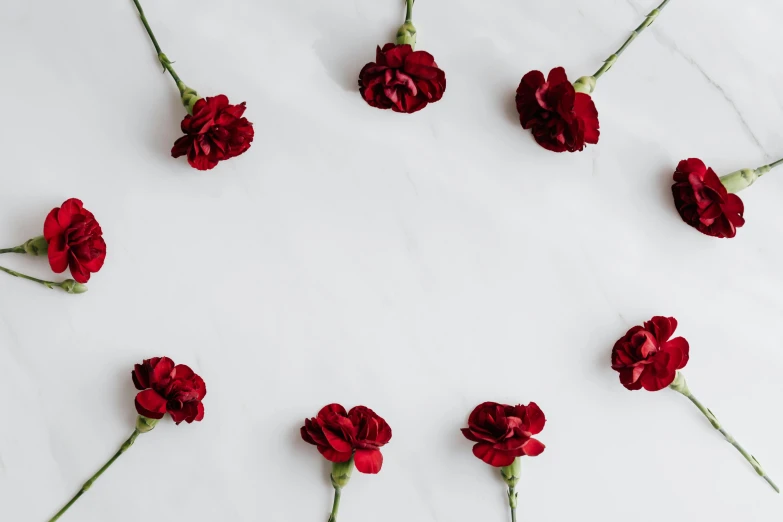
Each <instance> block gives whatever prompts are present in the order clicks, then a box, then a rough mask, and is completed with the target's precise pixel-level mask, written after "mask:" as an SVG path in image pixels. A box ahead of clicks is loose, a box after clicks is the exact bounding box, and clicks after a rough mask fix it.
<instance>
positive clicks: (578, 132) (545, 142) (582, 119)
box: [516, 67, 600, 152]
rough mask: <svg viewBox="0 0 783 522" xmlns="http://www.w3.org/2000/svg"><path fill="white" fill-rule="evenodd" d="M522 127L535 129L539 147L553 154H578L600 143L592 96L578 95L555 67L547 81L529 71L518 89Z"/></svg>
mask: <svg viewBox="0 0 783 522" xmlns="http://www.w3.org/2000/svg"><path fill="white" fill-rule="evenodd" d="M516 102H517V112H519V121H520V122H521V123H522V127H523V128H525V129H529V130H532V132H533V137H534V138H535V140H536V142H538V144H539V145H541V146H542V147H544V148H545V149H548V150H551V151H554V152H565V151H568V152H576V151H580V150H582V149H584V148H585V143H598V137H599V135H600V132H599V130H598V127H599V124H598V111H597V110H596V108H595V104H594V103H593V99H592V98H591V97H590V95H589V94H586V93H583V92H576V91H575V90H574V86H573V85H571V83H570V82H569V81H568V77H567V76H566V73H565V69H563V68H562V67H556V68H555V69H552V70H551V71H550V72H549V77H548V78H546V79H544V74H543V73H542V72H541V71H530V72H529V73H527V74H526V75H525V76H524V77H523V78H522V81H521V82H520V83H519V88H518V89H517V96H516Z"/></svg>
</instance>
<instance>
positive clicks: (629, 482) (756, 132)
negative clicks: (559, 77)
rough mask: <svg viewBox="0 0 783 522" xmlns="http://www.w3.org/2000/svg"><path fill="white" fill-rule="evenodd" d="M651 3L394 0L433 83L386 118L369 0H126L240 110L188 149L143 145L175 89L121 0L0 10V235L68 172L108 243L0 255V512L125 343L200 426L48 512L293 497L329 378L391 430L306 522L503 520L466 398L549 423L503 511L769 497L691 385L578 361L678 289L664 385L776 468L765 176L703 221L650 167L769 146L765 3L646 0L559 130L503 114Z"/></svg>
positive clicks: (318, 494)
mask: <svg viewBox="0 0 783 522" xmlns="http://www.w3.org/2000/svg"><path fill="white" fill-rule="evenodd" d="M657 3H658V1H657V0H628V1H625V0H572V1H566V0H548V1H544V2H534V1H529V0H525V1H522V0H481V1H477V0H471V1H469V0H449V1H446V0H420V1H419V2H418V5H417V7H416V11H415V21H416V24H417V26H418V28H419V48H420V49H425V50H428V51H429V52H431V53H433V54H434V55H435V57H436V59H437V61H438V63H439V64H440V65H441V67H442V68H443V69H444V70H445V71H446V73H447V77H448V82H449V83H448V89H447V91H446V95H445V97H444V99H443V101H441V102H439V103H437V104H435V105H432V106H430V107H428V108H427V109H426V110H424V111H423V112H421V113H419V114H416V115H414V116H405V115H399V114H394V113H392V112H383V111H378V110H375V109H372V108H370V107H368V106H367V105H365V104H364V102H363V101H362V100H361V99H360V97H359V95H358V94H357V90H356V88H355V82H356V77H357V74H358V71H359V70H360V68H361V67H362V65H363V64H364V63H365V62H367V61H369V60H370V59H372V58H373V56H374V47H375V45H376V44H383V43H384V42H386V41H388V40H390V39H391V38H392V36H393V34H394V32H395V30H396V28H397V26H398V25H399V24H400V23H401V21H402V20H401V18H402V13H403V6H402V1H401V0H400V1H398V0H384V1H380V0H334V1H329V2H323V1H314V0H286V1H272V0H262V1H250V0H223V1H222V2H213V1H207V0H189V1H184V0H163V1H157V2H155V1H152V0H147V2H146V5H145V7H146V11H147V15H148V17H149V19H150V22H151V24H152V25H153V28H154V29H155V31H156V33H157V35H158V37H159V39H160V41H161V44H162V45H163V47H164V50H165V51H166V52H167V53H168V55H169V56H170V57H171V58H172V59H173V60H176V61H177V63H176V65H175V67H176V68H177V70H178V72H179V73H180V75H181V76H182V77H183V79H184V80H185V81H186V82H187V83H189V84H190V85H191V86H192V87H194V88H196V89H198V90H199V92H200V93H202V94H204V95H206V94H217V93H220V92H224V93H226V94H227V95H229V96H230V98H231V99H232V100H234V101H235V102H239V101H242V100H247V102H248V113H247V115H248V116H249V118H250V119H251V120H252V121H253V122H255V127H256V140H255V143H254V145H253V148H252V149H251V150H250V151H249V153H247V154H245V155H244V156H242V157H240V158H238V159H234V160H231V161H230V162H227V163H225V164H221V165H220V166H219V167H218V168H217V169H215V170H214V171H211V172H207V173H199V172H197V171H194V170H192V169H190V168H189V167H188V166H187V164H186V162H185V161H184V160H174V159H171V158H170V157H169V149H170V147H171V144H172V142H173V141H174V140H175V138H177V137H178V136H179V121H180V119H181V118H182V116H183V114H184V113H183V110H182V108H181V107H180V106H179V105H178V98H177V91H176V89H175V88H174V85H173V83H172V82H171V80H170V78H168V77H167V76H164V75H163V74H161V71H160V68H159V67H158V65H157V64H156V61H155V56H154V53H153V50H152V47H151V45H150V43H149V41H148V40H147V36H146V34H145V33H144V31H143V29H142V26H141V24H140V22H139V20H138V17H137V15H136V13H135V10H134V7H133V4H132V3H131V1H130V0H117V1H112V2H107V1H105V0H85V1H82V2H61V1H55V0H43V1H38V2H22V1H16V2H7V3H6V4H5V5H4V6H3V11H2V15H1V16H0V49H2V51H0V56H1V57H2V58H1V61H0V65H1V66H2V69H0V70H1V71H2V72H1V73H0V99H2V100H3V115H4V116H3V120H4V121H5V124H4V125H2V126H0V150H1V151H2V158H3V162H2V168H1V169H0V187H2V189H1V190H0V223H2V224H0V245H1V246H13V245H16V244H18V243H21V242H22V241H24V240H26V239H28V238H29V237H31V236H35V235H37V234H39V233H40V232H41V229H42V223H43V219H44V216H45V215H46V213H47V212H48V211H49V210H50V209H51V208H52V207H54V206H57V205H59V204H60V203H61V202H62V201H64V200H65V199H66V198H68V197H79V198H81V199H83V200H84V202H85V205H86V206H87V208H89V209H90V210H92V211H93V212H94V213H95V215H96V216H97V217H98V219H99V221H100V223H101V225H102V226H103V229H104V233H105V237H106V240H107V242H108V248H109V254H108V258H107V261H106V265H105V267H104V269H103V270H102V271H101V272H100V273H99V274H97V275H95V276H94V277H93V280H92V281H91V284H90V292H89V293H88V294H86V295H83V296H70V295H65V294H62V293H58V292H53V291H49V290H47V289H45V288H42V287H38V286H36V285H33V284H32V283H28V282H26V281H21V280H18V279H14V278H11V277H8V276H6V275H4V274H0V419H1V420H0V520H3V521H4V522H42V521H45V520H47V519H48V518H49V517H50V516H51V515H52V514H53V513H54V512H55V511H56V510H57V509H58V508H59V507H60V506H61V505H62V504H63V503H64V502H65V501H66V500H67V499H68V498H70V496H71V495H72V494H73V493H75V492H76V490H77V489H78V488H79V487H80V486H81V484H82V483H83V482H84V480H86V479H87V478H88V477H89V476H90V475H91V474H92V473H93V472H94V471H96V470H97V468H98V467H99V466H100V465H101V464H102V463H103V462H104V461H105V460H106V459H107V458H108V457H109V456H110V455H111V454H112V453H113V452H114V451H115V450H116V449H117V448H118V447H119V445H120V444H121V442H122V441H123V440H125V438H126V437H127V436H128V435H129V434H130V432H131V430H132V425H133V420H134V417H135V410H134V407H133V397H134V393H135V390H134V388H133V385H132V383H131V380H130V370H131V367H132V365H133V364H134V363H136V362H138V361H140V360H141V359H143V358H146V357H151V356H156V355H163V354H167V355H169V356H171V357H173V358H174V359H175V360H176V361H178V362H182V363H186V364H189V365H191V366H192V367H193V368H194V369H195V370H196V371H197V372H198V373H200V374H201V375H202V376H203V377H204V378H205V380H206V382H207V386H208V389H209V393H208V395H207V397H206V400H205V405H206V418H205V420H204V422H202V423H201V424H194V425H190V426H188V425H184V424H183V425H181V426H179V427H176V426H174V425H173V424H172V423H171V422H170V421H166V422H162V423H161V425H160V426H159V427H158V428H157V429H155V431H154V432H152V433H151V434H149V435H144V436H142V437H141V438H140V439H139V440H138V441H137V443H136V445H135V446H134V447H133V448H132V449H131V450H130V452H129V453H128V454H126V455H125V456H123V457H122V458H121V459H120V460H119V461H118V462H117V463H116V464H115V465H114V466H113V467H112V468H111V469H110V470H109V471H108V472H107V473H106V474H105V475H104V476H103V477H102V478H101V479H100V480H99V481H98V482H97V483H96V485H95V486H94V487H93V488H92V490H90V491H89V492H88V493H87V494H86V495H85V496H84V497H83V498H82V499H81V500H80V501H79V502H78V503H77V504H76V505H75V506H74V507H73V508H72V509H71V511H69V512H68V514H67V515H66V516H64V517H63V519H62V520H63V521H64V522H105V521H107V520H111V521H113V522H131V521H138V520H189V521H198V522H214V521H224V520H239V521H255V520H276V521H292V522H300V521H301V522H305V521H306V522H310V521H324V520H326V518H327V514H328V511H329V509H330V507H331V495H332V490H331V486H330V484H329V482H328V467H327V465H326V463H325V461H323V459H322V458H321V457H320V455H319V454H318V453H317V452H316V450H315V448H314V447H311V446H308V445H307V444H305V443H304V442H302V441H301V440H300V439H299V435H298V428H299V426H300V425H301V423H302V420H303V419H304V418H305V417H306V416H312V415H314V414H315V413H316V412H317V411H318V409H319V408H320V407H321V406H322V405H324V404H326V403H328V402H331V401H338V402H342V403H343V404H345V405H346V406H352V405H355V404H358V403H361V404H366V405H368V406H370V407H372V408H374V409H375V410H376V411H377V412H379V413H380V414H381V415H383V416H384V417H385V418H386V419H387V420H388V421H389V423H390V424H391V425H392V427H393V429H394V438H393V439H392V442H391V443H390V444H389V445H388V446H387V447H386V448H385V449H384V455H385V464H384V468H383V470H382V472H381V474H380V475H377V476H366V475H360V474H358V473H357V474H356V475H355V476H354V478H353V480H352V482H351V484H350V485H349V486H348V487H347V488H346V490H345V492H344V496H343V505H342V510H341V514H340V519H339V521H340V522H370V521H372V522H392V521H400V520H406V521H408V520H410V521H417V522H429V521H438V522H440V521H454V522H469V521H477V520H482V521H498V522H501V521H503V522H505V521H507V520H508V514H507V506H506V503H505V502H506V499H505V491H504V484H503V483H502V481H501V480H500V478H499V476H498V475H497V473H496V472H494V471H493V469H492V468H490V467H489V466H486V465H484V464H483V463H481V462H480V461H479V460H477V459H476V458H474V457H473V456H472V454H471V444H470V443H469V442H468V441H467V440H464V439H463V438H462V436H461V434H460V433H459V431H458V429H459V428H460V427H461V426H462V425H463V424H464V423H465V421H466V419H467V415H468V413H469V412H470V410H471V409H472V407H473V406H474V405H475V404H477V403H479V402H481V401H484V400H498V401H504V402H506V401H507V402H528V401H531V400H533V401H536V402H538V403H539V404H540V405H541V407H542V408H543V409H544V411H545V412H546V414H547V417H548V423H547V425H546V428H545V430H544V432H543V433H542V434H541V436H540V439H541V440H542V441H543V442H544V443H545V444H546V445H547V450H546V451H545V452H544V454H543V455H541V456H540V457H537V458H535V459H528V460H526V461H525V464H524V474H523V477H522V482H521V484H520V486H519V489H520V509H519V515H520V517H519V518H520V520H521V521H552V522H560V521H563V520H569V519H573V520H601V521H604V522H621V521H627V520H629V519H632V520H634V521H636V522H659V521H660V520H669V521H673V522H691V521H693V520H697V519H698V520H702V519H703V520H721V521H723V520H725V521H738V520H742V521H770V520H779V519H780V516H781V514H783V499H781V498H780V497H779V496H777V495H775V494H774V493H773V492H772V491H771V490H770V489H769V488H768V487H767V485H766V484H765V483H764V482H763V481H762V480H761V479H760V478H759V477H757V476H756V475H755V474H754V473H753V471H752V469H751V468H750V466H749V465H747V463H746V462H745V461H744V460H742V458H741V457H740V456H739V454H737V453H736V452H735V451H734V450H733V449H732V448H731V447H730V446H729V445H728V444H726V442H724V441H723V440H722V438H721V437H720V435H719V434H718V433H717V432H715V431H714V430H712V428H711V427H710V425H709V424H708V423H707V422H706V420H705V419H704V418H703V417H702V416H701V415H700V414H699V412H698V411H697V410H696V409H695V408H693V407H692V406H691V405H690V404H689V403H688V402H687V401H686V400H685V399H684V398H682V397H680V396H678V395H677V394H675V393H674V392H670V391H662V392H660V393H657V394H650V393H644V392H636V393H631V392H628V391H626V390H625V389H624V388H622V387H621V386H620V384H619V382H618V380H617V375H616V374H615V373H614V372H613V371H612V370H611V369H610V368H609V355H610V350H611V346H612V344H613V342H614V341H615V340H616V339H617V338H618V337H620V336H621V335H622V334H623V333H624V332H625V331H626V329H627V328H629V327H630V326H632V325H633V324H636V323H640V322H641V321H643V320H646V319H648V318H649V317H650V316H652V315H655V314H667V315H674V316H676V317H677V318H678V319H679V320H680V329H679V333H680V334H682V335H684V336H686V337H687V338H688V339H689V341H690V343H691V362H690V364H689V365H688V368H687V371H686V375H687V376H688V379H689V382H690V384H691V388H692V389H693V391H694V392H695V393H697V395H698V396H700V398H702V399H703V400H704V401H705V402H706V403H707V404H708V405H709V406H710V407H711V408H712V409H713V410H714V411H715V413H716V414H717V415H718V417H719V418H720V419H721V420H722V421H723V422H724V424H725V425H726V426H727V427H728V428H729V429H730V430H731V431H732V432H733V433H734V434H735V436H736V437H737V438H738V439H739V440H740V441H741V442H743V443H744V444H745V445H746V446H747V447H748V448H749V449H751V450H752V451H753V452H754V454H755V455H756V456H757V457H758V458H759V460H760V461H761V462H762V464H764V466H765V467H766V468H767V470H768V472H769V474H770V475H771V476H772V477H773V478H776V479H777V480H778V482H779V483H783V444H782V443H781V428H783V420H781V419H782V417H781V415H782V413H781V404H782V403H783V381H781V378H780V376H781V374H782V373H783V351H782V350H781V348H782V346H781V344H782V343H783V341H781V336H780V334H779V324H780V318H781V313H783V298H781V295H783V271H782V270H781V267H783V243H781V230H783V211H781V204H780V201H781V199H782V198H783V178H781V176H783V171H782V172H776V171H773V173H771V174H769V175H768V176H767V177H765V178H764V179H762V180H761V181H760V182H759V183H758V184H757V185H755V186H754V187H753V188H752V189H750V190H749V191H748V192H747V193H746V194H743V198H744V200H745V203H746V207H747V212H746V218H747V221H748V223H747V225H746V226H745V227H744V228H742V229H741V230H740V232H739V234H738V236H737V238H736V239H733V240H717V239H713V238H709V237H706V236H702V235H701V234H699V233H698V232H696V231H695V230H693V229H691V228H689V227H688V226H686V225H685V224H683V223H682V222H681V221H680V218H679V217H678V216H677V214H676V212H675V210H674V207H673V204H672V201H671V196H670V192H669V185H670V176H671V171H672V170H673V168H674V166H675V165H676V163H677V161H679V160H680V159H682V158H685V157H689V156H699V157H702V158H704V159H705V160H706V161H707V162H708V163H710V164H711V165H713V166H714V167H715V168H716V170H718V171H720V172H724V173H726V172H729V171H732V170H734V169H738V168H741V167H756V166H759V165H761V164H764V163H766V162H768V161H769V160H772V159H775V158H777V157H779V156H781V155H783V129H782V128H781V118H783V90H781V85H783V61H782V60H780V49H781V47H783V33H781V32H780V31H779V27H780V25H781V23H783V5H781V4H780V2H777V1H775V0H745V1H743V2H729V1H728V0H687V1H686V0H673V1H672V2H671V4H670V5H669V7H667V9H666V11H665V12H664V13H663V14H662V15H661V17H660V18H659V19H658V21H657V22H656V23H655V24H654V25H653V26H652V27H651V29H650V30H648V32H646V33H645V34H644V35H642V37H641V38H640V39H639V40H637V42H636V43H635V44H634V45H633V46H632V47H631V48H630V49H629V51H628V52H627V53H626V54H625V55H624V56H623V57H622V58H621V60H620V61H619V62H618V64H617V65H616V66H615V68H614V69H613V70H612V71H611V72H610V73H608V74H607V75H606V76H604V77H603V78H602V79H601V81H600V82H599V84H598V89H597V91H596V93H595V99H596V103H597V105H598V108H599V112H600V116H601V131H602V136H601V142H600V144H599V145H597V146H593V147H591V148H589V149H588V150H586V151H584V152H582V153H580V154H572V155H568V154H563V155H556V154H553V153H550V152H547V151H545V150H543V149H541V148H539V147H538V146H537V145H536V144H535V143H534V142H533V140H532V138H531V136H530V135H529V133H527V132H526V131H524V130H522V129H521V127H520V126H519V124H518V122H517V117H516V113H515V110H514V104H513V93H514V90H515V88H516V86H517V84H518V82H519V79H520V77H521V76H522V75H523V74H524V73H525V72H527V71H528V70H530V69H534V68H538V69H541V70H544V71H548V70H549V68H551V67H555V66H558V65H563V66H565V67H566V69H567V71H568V72H569V74H570V76H571V78H572V79H576V77H578V76H581V75H583V74H589V73H592V72H593V71H594V70H595V69H596V68H597V67H598V66H599V64H600V62H601V60H602V59H603V58H605V57H606V56H607V55H609V54H610V53H611V52H612V51H613V50H614V49H615V48H616V47H618V46H619V45H620V43H622V41H623V40H624V38H625V37H626V36H627V34H628V33H629V31H630V30H631V29H632V28H633V27H635V26H636V25H638V24H639V23H640V21H641V20H642V18H643V16H644V15H645V14H646V13H647V12H648V11H649V10H650V9H652V8H653V7H654V6H655V5H657ZM0 261H2V263H3V264H5V265H7V266H12V267H13V268H16V269H19V270H22V271H26V272H28V273H31V274H33V275H39V276H48V275H51V274H50V271H49V269H48V266H47V264H46V261H45V260H44V259H32V258H23V257H21V256H17V257H9V256H3V257H2V259H0Z"/></svg>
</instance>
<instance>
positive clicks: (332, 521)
mask: <svg viewBox="0 0 783 522" xmlns="http://www.w3.org/2000/svg"><path fill="white" fill-rule="evenodd" d="M342 494H343V489H342V488H334V503H333V504H332V514H331V515H329V522H336V521H337V511H338V510H339V509H340V497H342Z"/></svg>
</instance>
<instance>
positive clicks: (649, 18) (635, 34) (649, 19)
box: [593, 0, 669, 80]
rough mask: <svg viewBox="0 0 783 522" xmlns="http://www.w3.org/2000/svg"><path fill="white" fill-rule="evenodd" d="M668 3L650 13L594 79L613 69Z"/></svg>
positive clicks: (667, 0) (665, 0)
mask: <svg viewBox="0 0 783 522" xmlns="http://www.w3.org/2000/svg"><path fill="white" fill-rule="evenodd" d="M668 3H669V0H663V3H661V5H659V6H658V7H656V8H655V9H653V10H652V11H651V12H650V14H648V15H647V17H646V18H645V19H644V22H642V24H641V25H640V26H639V27H637V28H636V29H634V31H633V33H631V36H630V37H629V38H628V39H627V40H626V41H625V43H624V44H623V45H622V46H620V48H619V49H618V50H617V51H615V53H614V54H613V55H611V56H610V57H609V58H607V59H606V61H605V62H604V64H603V65H602V66H601V68H600V69H598V71H596V73H595V74H594V75H593V78H595V79H596V80H597V79H598V78H600V77H601V76H602V75H603V74H604V73H605V72H606V71H608V70H609V69H611V68H612V66H613V65H614V63H615V62H616V61H617V59H618V58H619V57H620V55H621V54H623V52H625V50H626V49H627V48H628V46H629V45H631V42H633V41H634V40H636V38H637V37H638V36H639V35H640V34H641V33H642V31H644V30H645V29H647V28H648V27H649V26H650V25H651V24H652V23H653V22H654V21H655V19H656V18H658V15H659V14H661V11H662V10H663V8H664V7H666V4H668Z"/></svg>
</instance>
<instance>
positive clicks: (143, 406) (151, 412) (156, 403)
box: [135, 390, 166, 419]
mask: <svg viewBox="0 0 783 522" xmlns="http://www.w3.org/2000/svg"><path fill="white" fill-rule="evenodd" d="M135 402H136V411H137V412H138V413H139V415H143V416H144V417H148V418H150V419H162V418H163V415H164V414H165V413H166V399H164V398H163V397H161V396H160V395H159V394H158V392H156V391H155V390H144V391H141V392H139V393H138V394H136V401H135Z"/></svg>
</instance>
